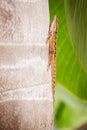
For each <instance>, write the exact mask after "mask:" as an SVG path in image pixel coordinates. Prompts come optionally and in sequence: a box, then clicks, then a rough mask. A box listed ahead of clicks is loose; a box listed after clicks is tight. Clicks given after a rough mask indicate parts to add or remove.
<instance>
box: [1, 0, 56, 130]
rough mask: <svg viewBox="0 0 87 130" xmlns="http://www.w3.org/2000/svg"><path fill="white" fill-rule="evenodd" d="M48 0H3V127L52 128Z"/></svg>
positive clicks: (3, 129) (15, 129) (11, 129)
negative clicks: (47, 40) (47, 38)
mask: <svg viewBox="0 0 87 130" xmlns="http://www.w3.org/2000/svg"><path fill="white" fill-rule="evenodd" d="M48 29H49V6H48V1H47V0H0V130H52V129H53V125H52V120H53V98H52V88H51V72H50V70H49V71H47V64H48V52H49V49H48V46H47V45H46V44H45V41H46V37H47V33H48Z"/></svg>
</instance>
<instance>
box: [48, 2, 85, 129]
mask: <svg viewBox="0 0 87 130" xmlns="http://www.w3.org/2000/svg"><path fill="white" fill-rule="evenodd" d="M79 1H80V2H79ZM76 2H77V5H76ZM86 3H87V2H86V0H65V1H64V0H49V5H50V14H51V15H50V16H51V21H52V19H53V17H54V15H55V14H56V15H57V16H58V19H59V30H58V36H57V60H56V64H57V69H56V71H57V78H56V85H57V86H60V87H56V102H55V124H56V126H58V130H59V128H61V130H62V129H66V130H72V128H76V127H78V126H79V125H81V124H83V123H84V122H87V74H86V70H87V68H86V66H87V63H86V60H87V54H86V53H87V52H86V41H87V35H86V34H87V33H86V30H87V26H86V24H87V21H86V20H87V18H86V14H87V9H86V7H87V4H86ZM81 4H82V6H81ZM75 5H76V6H75ZM74 6H75V7H76V8H75V7H74ZM80 8H81V13H82V14H80V12H79V10H80ZM73 12H75V17H72V14H73ZM77 14H78V15H77ZM79 15H81V16H80V18H79ZM81 18H82V19H81ZM81 20H82V21H81ZM73 21H74V23H73ZM78 21H79V22H78ZM78 23H79V24H78ZM83 24H84V27H83ZM80 26H81V28H80ZM78 39H79V40H78Z"/></svg>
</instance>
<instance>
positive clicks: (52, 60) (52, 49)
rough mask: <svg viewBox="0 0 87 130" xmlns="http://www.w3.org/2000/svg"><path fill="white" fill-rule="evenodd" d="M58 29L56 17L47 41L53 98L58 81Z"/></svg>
mask: <svg viewBox="0 0 87 130" xmlns="http://www.w3.org/2000/svg"><path fill="white" fill-rule="evenodd" d="M57 30H58V18H57V16H55V17H54V19H53V22H52V24H51V26H50V29H49V33H48V38H47V41H46V43H49V63H48V68H49V67H50V66H51V74H52V91H53V99H54V95H55V82H56V35H57Z"/></svg>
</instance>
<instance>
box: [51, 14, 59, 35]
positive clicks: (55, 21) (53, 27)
mask: <svg viewBox="0 0 87 130" xmlns="http://www.w3.org/2000/svg"><path fill="white" fill-rule="evenodd" d="M57 30H58V17H57V16H56V15H55V16H54V19H53V22H52V24H51V27H50V31H51V32H53V33H57Z"/></svg>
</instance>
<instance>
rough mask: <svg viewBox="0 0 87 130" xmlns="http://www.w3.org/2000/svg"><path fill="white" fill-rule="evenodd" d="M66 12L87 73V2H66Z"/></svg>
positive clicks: (76, 46) (70, 30) (73, 0)
mask: <svg viewBox="0 0 87 130" xmlns="http://www.w3.org/2000/svg"><path fill="white" fill-rule="evenodd" d="M65 10H66V18H67V23H68V28H69V32H70V36H71V39H72V41H73V42H72V43H73V47H74V48H75V51H76V54H78V56H79V59H80V61H81V63H82V65H83V67H84V70H85V72H87V0H65Z"/></svg>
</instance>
